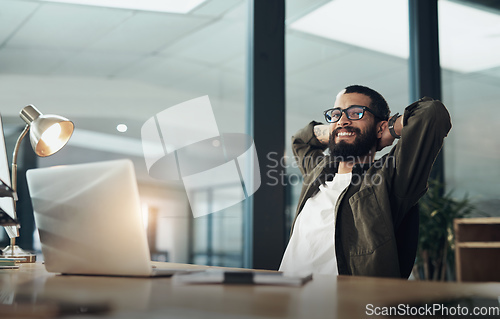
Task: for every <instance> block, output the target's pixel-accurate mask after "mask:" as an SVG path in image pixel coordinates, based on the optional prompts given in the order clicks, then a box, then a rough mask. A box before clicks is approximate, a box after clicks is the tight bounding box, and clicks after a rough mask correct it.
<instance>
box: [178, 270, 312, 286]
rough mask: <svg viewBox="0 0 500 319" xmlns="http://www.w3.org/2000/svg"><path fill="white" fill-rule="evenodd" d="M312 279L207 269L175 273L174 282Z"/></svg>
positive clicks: (264, 282)
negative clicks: (188, 272)
mask: <svg viewBox="0 0 500 319" xmlns="http://www.w3.org/2000/svg"><path fill="white" fill-rule="evenodd" d="M311 279H312V275H311V274H309V275H307V276H287V275H284V274H283V273H281V272H257V271H233V270H231V271H227V270H220V269H208V270H205V271H201V272H196V273H191V274H175V275H174V276H173V278H172V280H173V282H174V283H180V284H255V285H280V286H301V285H303V284H305V283H306V282H308V281H309V280H311Z"/></svg>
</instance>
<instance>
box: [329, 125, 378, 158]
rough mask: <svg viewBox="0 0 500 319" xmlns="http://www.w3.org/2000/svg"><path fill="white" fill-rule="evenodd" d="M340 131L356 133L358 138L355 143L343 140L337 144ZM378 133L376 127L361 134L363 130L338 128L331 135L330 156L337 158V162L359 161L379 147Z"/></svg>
mask: <svg viewBox="0 0 500 319" xmlns="http://www.w3.org/2000/svg"><path fill="white" fill-rule="evenodd" d="M340 129H344V130H347V131H349V132H354V133H356V138H355V139H354V142H353V143H347V142H346V141H343V140H341V141H340V142H338V143H336V142H335V138H336V136H337V132H338V130H340ZM377 142H378V138H377V131H376V125H373V126H372V127H369V128H368V129H367V130H366V132H365V133H361V130H360V129H358V128H356V127H350V126H348V127H342V128H338V129H336V130H335V131H333V132H332V134H330V142H329V143H328V149H329V150H330V155H331V156H333V157H335V159H336V160H338V161H340V162H347V161H353V160H356V159H359V158H360V157H363V156H365V155H368V154H369V153H370V151H371V150H372V148H373V147H374V146H375V145H377Z"/></svg>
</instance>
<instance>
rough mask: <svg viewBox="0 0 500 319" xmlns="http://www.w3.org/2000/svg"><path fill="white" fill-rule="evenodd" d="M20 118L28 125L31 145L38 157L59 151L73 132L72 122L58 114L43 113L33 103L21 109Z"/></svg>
mask: <svg viewBox="0 0 500 319" xmlns="http://www.w3.org/2000/svg"><path fill="white" fill-rule="evenodd" d="M20 116H21V118H22V119H23V120H24V121H25V122H26V123H27V124H28V125H30V141H31V147H32V148H33V150H34V151H35V153H36V155H38V156H40V157H45V156H50V155H52V154H54V153H56V152H57V151H59V150H60V149H61V148H62V147H63V146H64V145H66V143H67V142H68V141H69V139H70V137H71V135H72V134H73V129H74V127H75V126H74V124H73V122H71V121H70V120H68V119H67V118H64V117H62V116H59V115H51V114H47V115H43V114H42V113H41V112H40V111H38V109H37V108H36V107H35V106H33V105H28V106H26V107H25V108H23V109H22V110H21V113H20Z"/></svg>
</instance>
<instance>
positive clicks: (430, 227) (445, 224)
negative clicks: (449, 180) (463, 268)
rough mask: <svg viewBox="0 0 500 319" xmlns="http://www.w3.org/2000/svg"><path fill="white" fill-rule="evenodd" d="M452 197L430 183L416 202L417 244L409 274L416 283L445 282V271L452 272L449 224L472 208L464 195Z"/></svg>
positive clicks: (432, 182)
mask: <svg viewBox="0 0 500 319" xmlns="http://www.w3.org/2000/svg"><path fill="white" fill-rule="evenodd" d="M452 193H453V191H449V192H447V193H445V192H444V187H443V185H442V184H441V183H439V182H438V181H437V180H430V181H429V190H428V191H427V193H426V194H425V195H424V196H423V197H422V198H421V199H420V201H419V208H420V226H419V241H418V249H417V260H416V263H415V267H414V270H413V274H414V276H415V278H417V279H424V280H445V279H446V273H447V267H450V271H451V272H453V270H454V268H455V267H454V264H455V236H454V232H453V220H454V219H455V218H464V217H468V216H470V215H471V213H473V212H474V211H475V207H474V206H473V205H472V204H471V202H470V200H469V198H468V197H467V195H466V196H464V197H463V198H462V199H456V198H454V197H453V196H452Z"/></svg>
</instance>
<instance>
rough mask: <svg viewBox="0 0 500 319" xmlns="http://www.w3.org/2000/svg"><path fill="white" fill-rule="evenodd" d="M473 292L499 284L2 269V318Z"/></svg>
mask: <svg viewBox="0 0 500 319" xmlns="http://www.w3.org/2000/svg"><path fill="white" fill-rule="evenodd" d="M471 295H477V296H484V297H494V298H497V296H500V283H439V282H420V281H405V280H399V279H380V278H367V277H344V276H339V277H331V276H316V277H315V279H314V280H313V281H311V282H309V283H307V284H306V285H304V286H303V287H280V286H246V285H175V284H173V283H172V281H171V279H169V278H122V277H99V276H61V275H56V274H50V273H47V272H46V271H45V268H44V266H43V265H42V264H41V263H35V264H23V265H21V268H20V269H19V270H0V304H2V303H3V304H4V305H3V306H1V307H3V308H1V307H0V310H2V311H4V313H3V314H2V313H1V312H0V317H1V318H8V316H6V315H5V311H6V309H7V310H8V309H14V307H15V306H17V307H18V309H23V308H21V306H22V305H32V306H33V305H35V306H40V305H43V304H44V302H46V301H57V302H71V303H81V304H87V303H102V302H106V303H108V304H110V305H112V308H113V309H112V311H111V312H109V313H107V314H104V315H101V316H103V317H106V318H133V319H137V318H139V319H146V318H214V319H215V318H217V319H226V318H228V319H229V318H231V319H233V318H241V319H243V318H245V319H248V318H368V317H369V316H367V315H366V305H367V304H373V305H374V306H396V305H398V304H401V303H402V304H406V303H413V302H422V301H426V302H429V301H430V300H433V301H436V302H440V301H442V298H448V297H464V296H471ZM37 313H38V314H39V315H42V314H43V311H37ZM101 316H93V317H101ZM68 318H71V317H70V316H68ZM78 318H81V317H78ZM84 318H87V316H84ZM88 318H90V316H88Z"/></svg>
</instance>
